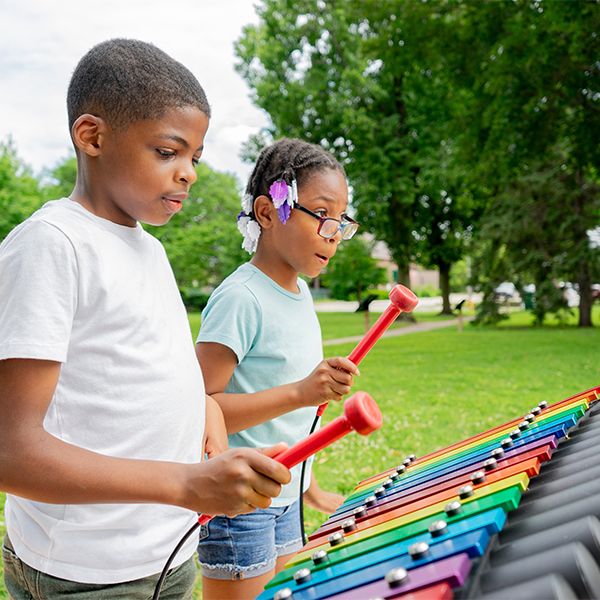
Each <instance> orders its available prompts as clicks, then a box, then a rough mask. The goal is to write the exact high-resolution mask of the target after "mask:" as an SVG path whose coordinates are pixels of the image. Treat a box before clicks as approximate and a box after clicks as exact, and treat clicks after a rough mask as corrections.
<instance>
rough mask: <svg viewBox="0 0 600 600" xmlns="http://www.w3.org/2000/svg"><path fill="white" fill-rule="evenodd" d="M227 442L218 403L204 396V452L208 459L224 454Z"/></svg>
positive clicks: (221, 412)
mask: <svg viewBox="0 0 600 600" xmlns="http://www.w3.org/2000/svg"><path fill="white" fill-rule="evenodd" d="M228 446H229V444H228V442H227V429H226V427H225V419H224V418H223V411H222V410H221V407H220V406H219V403H218V402H217V401H216V400H215V399H214V398H211V397H210V396H206V425H205V428H204V452H205V454H206V455H207V457H208V458H214V457H215V456H217V455H218V454H221V453H222V452H225V450H227V448H228Z"/></svg>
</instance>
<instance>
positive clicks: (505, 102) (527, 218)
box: [448, 0, 600, 326]
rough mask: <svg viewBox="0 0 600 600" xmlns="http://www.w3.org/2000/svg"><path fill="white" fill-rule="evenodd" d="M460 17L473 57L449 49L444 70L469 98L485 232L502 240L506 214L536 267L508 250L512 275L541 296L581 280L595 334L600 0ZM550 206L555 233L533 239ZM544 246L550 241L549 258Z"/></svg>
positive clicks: (508, 7) (467, 7) (466, 132)
mask: <svg viewBox="0 0 600 600" xmlns="http://www.w3.org/2000/svg"><path fill="white" fill-rule="evenodd" d="M456 18H457V22H458V23H459V27H457V30H456V31H457V35H456V38H457V44H456V49H458V50H460V49H466V48H468V50H469V51H468V52H456V51H454V52H449V53H448V57H449V61H451V65H450V68H449V69H448V72H449V73H451V74H452V75H453V77H454V81H455V85H456V86H459V87H464V88H466V89H468V90H470V93H466V94H465V95H464V115H465V116H466V117H467V118H464V119H462V120H459V121H457V123H456V124H457V127H458V128H460V130H461V131H462V133H461V134H460V136H458V135H457V139H458V141H459V144H458V148H459V157H460V159H461V160H462V161H464V162H465V164H469V165H471V169H470V175H471V179H472V181H474V182H475V181H478V182H480V183H479V189H480V191H481V192H483V194H484V195H485V197H486V198H487V199H488V209H487V213H486V217H485V219H486V221H488V223H490V225H489V226H487V227H485V228H484V229H482V232H481V233H482V234H484V231H485V235H488V234H489V233H492V234H494V233H497V234H498V235H497V236H496V239H498V236H499V235H500V233H499V232H497V230H495V229H494V227H493V225H491V224H493V223H495V222H497V221H498V215H502V221H503V222H505V223H507V224H510V226H509V227H508V228H506V227H504V228H502V230H503V232H504V233H505V234H508V233H511V235H510V237H508V238H506V239H505V240H504V241H505V242H506V245H507V247H508V244H510V246H513V247H514V245H515V244H514V242H513V241H512V240H517V243H518V251H517V254H519V253H520V254H521V255H523V256H526V257H527V259H528V260H527V261H525V262H526V263H527V265H525V263H524V262H523V261H521V260H516V258H517V257H516V254H515V253H511V252H510V249H509V254H510V256H511V260H516V262H515V263H514V264H513V269H514V270H518V269H521V268H523V269H525V271H524V272H522V273H518V274H519V275H521V276H522V277H523V276H526V275H532V274H534V271H535V274H537V275H535V276H536V277H539V278H541V280H540V281H539V288H538V289H540V290H541V289H547V290H550V285H549V284H550V283H551V281H552V279H553V278H558V277H560V278H564V279H567V280H569V281H573V282H576V283H577V284H578V287H579V294H580V298H581V300H580V306H579V325H580V326H589V325H591V324H592V321H591V305H592V296H591V283H592V277H593V276H594V272H595V269H597V266H596V265H597V262H598V250H597V249H594V248H592V247H591V245H590V243H589V240H588V234H587V232H588V231H589V230H590V229H592V228H593V227H595V226H597V224H598V221H599V217H600V204H599V202H600V199H599V190H600V187H599V185H598V184H599V183H600V181H599V177H598V170H597V167H598V164H600V144H598V140H599V139H600V92H598V90H599V89H600V68H599V62H598V56H599V55H600V11H599V10H598V2H547V3H546V2H544V3H542V2H540V1H538V0H533V1H531V2H525V1H518V2H513V3H510V4H509V3H498V2H496V3H494V2H487V3H477V4H475V3H470V2H464V3H459V4H457V11H456ZM449 64H450V63H449ZM481 182H485V185H483V184H481ZM559 190H560V196H559V195H558V194H557V192H558V191H559ZM542 193H543V194H545V195H546V194H550V195H549V196H547V198H545V197H543V196H542V195H541V194H542ZM515 195H516V196H517V197H518V198H519V199H520V200H519V201H517V200H514V198H515ZM512 200H514V201H512ZM546 204H547V205H548V206H547V207H546V208H545V209H544V213H543V214H544V218H546V219H548V223H549V225H550V224H551V226H552V227H553V229H551V230H548V231H540V230H539V229H537V228H535V227H534V229H536V233H539V234H540V236H531V235H527V232H528V231H530V232H531V229H532V227H531V226H532V225H535V223H536V221H539V214H540V210H542V208H544V205H546ZM546 209H547V210H546ZM567 222H568V224H569V225H568V227H566V226H565V224H566V223H567ZM518 229H520V231H518ZM509 230H510V231H509ZM550 238H552V239H550ZM542 240H545V241H546V242H548V243H549V246H548V248H547V249H546V250H544V251H543V252H542V251H540V242H541V241H542ZM495 247H496V249H497V250H498V251H502V249H503V247H504V245H503V244H498V243H497V244H495ZM534 261H537V262H536V266H535V268H534V265H533V262H534ZM550 267H551V268H550ZM483 275H484V277H485V273H484V274H483ZM596 276H597V271H596Z"/></svg>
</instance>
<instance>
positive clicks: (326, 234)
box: [294, 202, 358, 240]
mask: <svg viewBox="0 0 600 600" xmlns="http://www.w3.org/2000/svg"><path fill="white" fill-rule="evenodd" d="M294 208H298V209H300V210H301V211H302V212H305V213H306V214H307V215H310V216H311V217H314V218H315V219H317V220H318V221H319V227H318V229H317V233H318V234H319V235H320V236H321V237H323V238H325V239H330V238H332V237H333V236H334V235H335V234H336V233H337V232H338V231H341V233H342V239H343V240H349V239H350V238H351V237H352V236H353V235H354V234H355V233H356V230H357V229H358V223H357V222H356V221H355V220H354V219H351V218H350V217H347V216H344V217H343V219H342V220H341V221H338V220H337V219H334V218H333V217H321V216H320V215H318V214H317V213H314V212H313V211H312V210H308V208H304V206H302V205H301V204H298V202H295V203H294Z"/></svg>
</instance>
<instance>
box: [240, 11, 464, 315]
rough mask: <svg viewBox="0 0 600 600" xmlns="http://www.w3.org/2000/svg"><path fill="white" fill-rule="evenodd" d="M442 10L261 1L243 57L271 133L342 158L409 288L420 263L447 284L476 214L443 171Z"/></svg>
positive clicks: (362, 209) (448, 100)
mask: <svg viewBox="0 0 600 600" xmlns="http://www.w3.org/2000/svg"><path fill="white" fill-rule="evenodd" d="M447 10H449V9H448V4H447V3H444V2H433V3H428V4H424V3H416V2H410V3H409V2H400V1H388V2H362V1H358V0H347V1H345V2H336V1H329V2H327V3H325V2H322V1H319V0H302V1H300V2H295V3H292V2H288V1H283V0H265V1H264V2H263V4H262V5H261V6H260V7H259V8H258V12H259V17H260V23H259V24H258V25H256V26H249V27H247V28H246V29H245V30H244V34H243V36H242V38H241V39H240V40H239V41H238V44H237V46H236V52H237V55H238V57H239V58H240V59H241V62H240V64H239V65H238V68H239V71H240V73H241V74H242V76H243V77H244V78H245V79H246V80H247V82H248V83H249V85H250V87H251V88H252V90H253V99H254V101H255V103H256V104H257V105H259V106H260V107H261V108H263V109H265V110H266V111H267V112H268V113H269V115H270V116H271V119H272V123H273V127H272V130H271V134H272V135H274V136H276V137H277V136H281V135H294V136H298V137H303V138H306V139H309V140H312V141H314V142H318V143H322V144H323V145H324V146H326V147H327V148H328V149H330V150H331V151H332V152H334V153H335V154H336V155H337V156H338V158H339V159H340V161H341V162H342V163H343V164H344V165H345V167H346V170H347V173H348V176H349V179H350V183H351V186H352V189H353V204H354V205H355V206H356V208H357V211H358V218H359V219H360V221H361V223H363V224H364V225H365V226H366V228H367V229H368V230H369V231H371V232H372V233H373V234H374V235H375V236H376V237H377V238H378V239H381V240H384V241H385V242H386V243H387V245H388V247H389V248H390V252H391V254H392V256H393V258H394V261H395V262H396V264H397V265H398V274H399V275H398V279H399V281H400V282H402V283H405V284H409V281H408V273H409V264H410V261H411V259H413V258H416V257H417V256H418V257H423V258H424V259H425V260H427V261H428V262H429V263H431V264H435V265H436V266H438V267H440V270H441V275H442V281H444V282H446V284H447V282H448V279H449V272H450V266H451V264H452V262H454V261H455V260H457V259H458V258H460V256H461V254H462V252H463V251H464V247H463V245H462V244H461V243H460V242H459V241H460V240H461V239H462V238H463V237H464V232H465V231H468V229H469V222H468V221H469V219H472V218H473V217H474V215H475V211H473V210H472V209H471V204H472V203H473V202H474V200H473V197H469V201H468V202H467V203H466V205H465V203H463V201H462V199H463V197H466V196H463V194H462V193H461V190H460V187H458V188H457V189H456V192H455V188H456V186H457V185H459V184H458V182H457V181H455V180H456V178H457V177H458V175H459V170H458V169H454V171H453V178H454V180H448V178H447V173H446V171H445V169H444V162H443V161H440V160H439V157H440V156H442V155H444V154H446V155H447V150H448V148H449V147H451V146H452V143H451V140H448V138H447V136H446V133H447V122H448V120H449V119H450V118H451V115H452V113H453V112H454V110H456V109H455V108H454V107H453V103H454V102H455V100H454V96H453V95H452V94H451V93H450V90H449V89H448V87H447V78H446V76H445V73H444V63H443V61H442V59H441V57H442V54H441V53H440V51H439V49H440V47H441V45H442V42H441V41H438V39H439V38H442V37H443V39H444V40H446V39H449V38H451V36H453V35H454V33H453V32H452V31H451V29H450V27H449V26H448V25H447V24H446V22H445V21H444V19H443V18H442V17H443V16H444V13H445V12H446V11H447ZM457 99H458V100H460V98H459V97H458V98H457ZM443 190H450V191H451V194H450V195H446V196H442V191H443ZM425 197H427V198H428V202H427V203H426V204H424V203H423V202H422V201H421V200H422V199H423V198H425ZM449 197H450V198H452V200H453V203H454V204H453V206H452V209H453V218H452V219H448V218H447V215H446V214H445V211H446V210H447V208H448V202H447V200H448V198H449ZM431 207H435V208H436V210H430V209H431ZM438 208H439V210H438ZM424 212H425V213H427V215H426V216H424V215H423V213H424ZM435 217H439V218H440V219H441V220H439V221H436V220H435ZM417 229H419V231H418V233H417V235H414V232H415V231H416V230H417ZM429 230H435V231H440V232H443V233H442V235H436V236H430V235H427V232H428V231H429ZM469 234H470V232H469ZM442 287H443V288H444V290H448V285H443V286H442ZM445 308H446V310H447V311H449V310H450V309H449V300H448V293H447V292H446V299H445Z"/></svg>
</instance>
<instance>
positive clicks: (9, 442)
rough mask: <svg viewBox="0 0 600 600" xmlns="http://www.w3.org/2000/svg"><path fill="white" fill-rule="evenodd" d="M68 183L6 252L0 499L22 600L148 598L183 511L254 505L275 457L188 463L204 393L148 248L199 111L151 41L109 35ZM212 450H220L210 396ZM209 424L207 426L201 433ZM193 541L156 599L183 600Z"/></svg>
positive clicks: (190, 166)
mask: <svg viewBox="0 0 600 600" xmlns="http://www.w3.org/2000/svg"><path fill="white" fill-rule="evenodd" d="M67 105H68V113H69V126H70V128H71V136H72V139H73V143H74V146H75V150H76V154H77V161H78V175H77V182H76V186H75V189H74V190H73V193H72V194H71V196H70V198H63V199H62V200H57V201H54V202H49V203H47V204H46V205H45V206H44V207H42V208H41V209H40V210H39V211H37V212H36V213H34V215H32V216H31V217H30V218H29V219H28V220H27V221H25V222H24V223H22V224H21V225H20V226H18V227H17V228H16V229H15V230H13V231H12V232H11V234H10V235H9V236H8V237H7V238H6V239H5V240H4V242H3V243H2V245H0V411H1V412H0V489H3V490H6V491H7V492H8V493H9V495H8V498H7V503H6V507H5V515H6V525H7V537H6V539H5V542H4V547H3V559H4V566H5V581H6V585H7V588H8V590H9V593H10V594H11V596H12V597H13V598H15V599H16V600H21V599H22V598H29V599H31V598H35V599H38V598H40V599H41V598H57V597H62V596H63V595H69V597H70V598H73V599H79V598H81V599H83V598H118V597H123V598H127V599H133V598H138V597H139V598H148V597H150V596H151V595H152V590H153V588H154V584H155V583H156V579H157V577H158V573H159V572H160V571H161V569H162V567H163V565H164V563H165V561H166V558H167V556H168V555H169V553H170V552H171V550H172V549H173V547H174V545H175V544H176V542H177V540H178V539H179V538H180V537H181V535H182V534H183V533H184V532H185V531H186V530H187V529H188V527H189V526H190V525H191V524H193V523H194V521H195V519H196V518H197V517H196V515H195V512H203V513H207V514H227V515H230V516H233V515H235V514H238V513H244V512H248V511H250V510H253V509H254V508H255V507H266V506H268V505H269V504H270V498H271V497H273V496H276V495H277V494H278V493H279V491H280V486H281V484H283V483H287V482H288V481H289V472H288V471H287V469H285V468H284V467H283V466H282V465H280V464H279V463H277V462H276V461H274V460H272V459H271V458H269V457H268V456H269V454H271V455H273V454H274V453H276V452H278V451H281V447H280V446H279V447H272V448H270V449H268V450H266V451H265V452H262V453H261V452H258V451H255V450H254V451H253V450H249V449H241V450H240V449H237V450H229V451H226V452H224V453H222V454H220V455H219V456H216V457H215V458H213V459H211V460H209V461H206V462H203V463H200V460H201V456H202V453H203V449H204V448H205V446H204V445H203V441H204V440H203V430H204V424H205V403H204V384H203V381H202V376H201V373H200V369H199V367H198V363H197V361H196V357H195V354H194V347H193V343H192V339H191V334H190V331H189V326H188V323H187V318H186V313H185V309H184V307H183V304H182V302H181V299H180V297H179V294H178V290H177V287H176V285H175V280H174V277H173V274H172V271H171V269H170V266H169V264H168V261H167V258H166V255H165V253H164V250H163V248H162V246H161V245H160V243H158V242H157V240H155V239H154V238H153V237H152V236H150V235H149V234H147V233H146V232H144V230H143V229H142V228H141V226H140V224H139V221H141V222H145V223H150V224H153V225H162V224H164V223H166V222H167V221H168V220H169V218H170V217H171V216H172V215H173V214H175V213H176V212H177V211H179V210H181V208H182V204H183V202H184V201H185V199H186V197H187V193H188V191H189V188H190V186H191V185H192V183H193V182H194V181H195V179H196V174H195V169H194V167H195V165H196V163H197V162H198V160H199V159H200V155H201V153H202V148H203V140H204V136H205V133H206V130H207V128H208V120H209V116H210V109H209V106H208V103H207V101H206V97H205V95H204V92H203V90H202V88H201V87H200V85H199V83H198V82H197V80H196V79H195V78H194V76H193V75H192V74H191V73H190V72H189V71H188V70H187V69H186V68H185V67H183V66H182V65H181V64H179V63H178V62H176V61H174V60H173V59H172V58H170V57H169V56H168V55H166V54H165V53H164V52H162V51H160V50H158V49H157V48H155V47H154V46H152V45H150V44H146V43H143V42H139V41H135V40H110V41H108V42H104V43H102V44H99V45H98V46H96V47H94V48H92V50H90V51H89V52H88V53H87V54H86V55H85V56H84V57H83V58H82V59H81V61H80V63H79V64H78V65H77V67H76V69H75V72H74V74H73V77H72V79H71V82H70V85H69V91H68V96H67ZM206 402H207V407H208V409H209V412H207V421H208V420H209V419H210V422H214V423H217V424H220V429H219V427H217V430H216V431H214V432H211V431H208V434H209V436H210V437H211V438H212V439H210V440H208V441H207V442H206V445H207V446H209V445H210V447H212V448H215V447H219V445H220V444H222V440H223V439H224V438H225V431H224V428H223V421H222V415H220V414H219V413H218V409H216V408H215V406H214V405H213V404H212V401H211V400H210V399H209V398H207V399H206ZM209 427H210V425H209ZM196 543H197V539H194V537H193V536H192V537H191V538H190V539H189V540H188V542H187V544H186V545H184V546H183V548H182V549H181V551H180V552H179V554H178V555H177V557H176V559H175V561H174V563H173V564H174V568H173V569H172V570H171V571H170V573H169V576H168V578H167V580H166V582H165V585H164V587H163V593H162V595H161V598H187V597H191V589H192V587H193V584H194V579H195V569H194V564H193V559H192V555H193V552H194V549H195V546H196Z"/></svg>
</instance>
